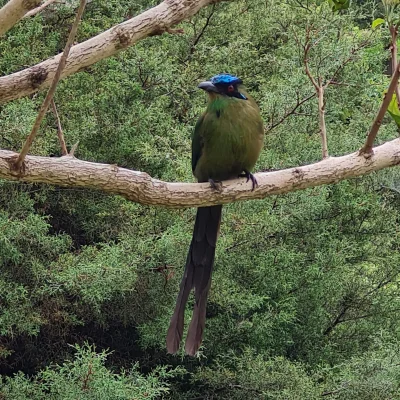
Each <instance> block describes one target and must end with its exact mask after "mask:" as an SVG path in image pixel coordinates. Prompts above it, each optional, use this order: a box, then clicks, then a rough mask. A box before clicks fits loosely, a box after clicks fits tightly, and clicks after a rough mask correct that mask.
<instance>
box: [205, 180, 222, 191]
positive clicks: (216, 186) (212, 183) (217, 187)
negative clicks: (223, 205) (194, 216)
mask: <svg viewBox="0 0 400 400" xmlns="http://www.w3.org/2000/svg"><path fill="white" fill-rule="evenodd" d="M208 182H209V183H210V186H211V188H212V189H214V190H216V191H217V192H222V182H221V181H214V179H211V178H210V179H209V180H208Z"/></svg>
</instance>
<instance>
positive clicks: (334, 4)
mask: <svg viewBox="0 0 400 400" xmlns="http://www.w3.org/2000/svg"><path fill="white" fill-rule="evenodd" d="M329 4H330V6H331V8H332V11H333V12H335V11H340V10H347V9H348V8H349V7H350V0H329Z"/></svg>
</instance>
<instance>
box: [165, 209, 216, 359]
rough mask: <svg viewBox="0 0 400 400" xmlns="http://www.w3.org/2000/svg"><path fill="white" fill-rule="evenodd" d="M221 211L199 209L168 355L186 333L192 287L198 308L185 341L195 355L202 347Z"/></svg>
mask: <svg viewBox="0 0 400 400" xmlns="http://www.w3.org/2000/svg"><path fill="white" fill-rule="evenodd" d="M221 211H222V206H221V205H219V206H212V207H202V208H199V209H197V216H196V223H195V225H194V230H193V237H192V242H191V244H190V248H189V253H188V256H187V259H186V266H185V272H184V274H183V278H182V282H181V287H180V291H179V295H178V298H177V301H176V306H175V311H174V314H173V315H172V318H171V323H170V326H169V329H168V333H167V350H168V353H172V354H174V353H176V352H177V351H178V349H179V345H180V342H181V340H182V334H183V325H184V316H185V306H186V303H187V300H188V297H189V294H190V291H191V289H192V288H194V291H195V305H194V311H193V316H192V320H191V323H190V326H189V331H188V335H187V338H186V345H185V350H186V353H187V354H189V355H194V354H195V353H196V352H197V350H198V349H199V347H200V345H201V342H202V339H203V332H204V326H205V320H206V306H207V295H208V291H209V289H210V286H211V275H212V269H213V265H214V256H215V246H216V243H217V237H218V231H219V224H220V221H221Z"/></svg>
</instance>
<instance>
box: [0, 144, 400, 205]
mask: <svg viewBox="0 0 400 400" xmlns="http://www.w3.org/2000/svg"><path fill="white" fill-rule="evenodd" d="M15 155H16V154H15V153H14V152H11V151H7V150H0V178H2V179H8V180H20V181H24V182H35V183H47V184H51V185H59V186H67V187H81V188H90V189H98V190H102V191H105V192H108V193H113V194H119V195H121V196H124V197H126V198H127V199H129V200H132V201H135V202H138V203H141V204H148V205H158V206H164V207H170V208H179V207H198V206H208V205H214V204H224V203H229V202H234V201H239V200H250V199H262V198H265V197H267V196H271V195H277V194H283V193H288V192H293V191H295V190H301V189H306V188H311V187H315V186H319V185H324V184H329V183H335V182H339V181H341V180H344V179H348V178H354V177H357V176H361V175H365V174H368V173H371V172H373V171H378V170H381V169H383V168H387V167H392V166H395V165H398V164H399V163H400V139H395V140H392V141H390V142H387V143H385V144H383V145H381V146H379V147H376V148H375V149H374V154H373V155H372V156H371V157H370V158H365V157H363V156H360V155H359V154H358V152H355V153H352V154H348V155H345V156H342V157H330V158H326V159H325V160H322V161H320V162H318V163H315V164H310V165H305V166H301V167H296V168H289V169H285V170H281V171H274V172H264V173H258V174H256V178H257V181H258V184H259V187H258V188H257V189H256V190H254V191H253V192H252V191H251V190H250V189H251V183H246V180H245V179H236V180H232V181H225V182H223V186H222V191H221V193H219V192H217V191H213V190H211V188H210V185H209V184H208V183H178V182H177V183H168V182H163V181H159V180H157V179H152V178H151V177H150V176H149V175H148V174H146V173H144V172H137V171H131V170H128V169H125V168H119V167H117V166H116V165H108V164H97V163H92V162H87V161H80V160H78V159H76V158H73V157H70V156H66V157H60V158H49V157H36V156H27V157H26V160H25V172H24V174H18V173H16V172H15V171H13V169H12V168H11V167H10V163H11V162H12V161H11V160H12V159H13V157H15Z"/></svg>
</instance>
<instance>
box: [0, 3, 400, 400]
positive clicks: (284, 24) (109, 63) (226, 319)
mask: <svg viewBox="0 0 400 400" xmlns="http://www.w3.org/2000/svg"><path fill="white" fill-rule="evenodd" d="M3 3H4V2H3ZM3 3H2V4H3ZM155 3H156V2H155V1H153V0H151V1H148V0H141V1H137V2H134V4H133V3H132V2H131V1H128V0H126V1H125V0H123V1H116V0H115V1H105V0H98V1H92V2H89V3H88V5H87V10H86V12H85V15H84V18H83V22H82V25H81V27H80V29H79V37H78V40H79V41H82V40H85V39H87V38H89V37H91V36H93V35H95V34H98V33H100V32H102V31H103V30H104V29H108V28H110V27H112V26H113V25H114V24H116V23H119V22H122V21H124V20H125V19H127V18H130V17H131V16H133V15H136V14H138V13H140V12H141V11H143V10H145V9H147V8H149V7H150V6H153V5H155ZM336 4H337V6H336ZM74 5H76V2H71V3H69V2H68V3H66V4H57V5H55V6H53V7H52V8H49V9H47V10H46V11H45V12H43V13H41V14H39V15H36V16H35V17H34V18H28V19H24V20H22V21H20V22H19V24H18V25H16V26H15V27H14V28H13V29H12V30H10V31H9V32H8V33H7V35H6V36H5V37H4V38H2V39H1V40H0V54H1V57H0V70H1V72H2V74H8V73H11V72H13V71H16V70H19V69H22V68H24V67H25V66H26V65H33V64H34V63H36V62H39V61H41V60H44V59H46V58H47V57H49V56H52V55H54V54H55V53H57V52H60V51H61V50H62V48H63V46H64V43H65V40H66V36H67V33H68V28H69V26H70V24H71V21H72V19H73V16H74V12H73V7H74ZM333 5H335V7H336V11H339V12H332V6H333ZM339 6H340V7H341V8H340V7H339ZM386 6H387V7H389V5H388V4H386ZM392 6H393V5H390V7H392ZM337 7H339V8H340V9H338V8H337ZM393 10H394V12H397V8H396V9H393ZM381 11H382V10H380V9H377V8H376V4H375V2H373V1H371V2H359V1H358V2H357V1H353V2H352V3H351V4H350V7H348V8H347V6H346V2H345V1H341V2H333V4H329V2H328V1H317V0H316V1H312V0H310V1H297V0H290V1H289V0H288V1H285V2H282V1H277V0H276V1H275V0H273V1H268V2H264V1H261V0H237V1H235V2H221V3H219V4H216V5H212V6H210V7H208V8H206V9H203V10H201V11H200V12H199V14H198V15H196V16H194V17H193V18H191V19H190V20H188V21H185V22H183V23H182V24H180V25H179V28H181V29H183V31H184V33H182V34H179V35H178V34H164V35H161V36H153V37H151V38H148V39H146V40H143V41H141V42H139V43H137V44H136V45H135V46H133V47H131V48H128V49H126V50H125V51H123V52H121V53H119V54H118V55H117V56H115V57H112V58H108V59H106V60H103V61H101V62H99V63H97V64H95V65H92V66H89V67H86V68H84V69H83V70H82V71H80V72H79V73H77V74H74V75H72V76H70V77H69V78H67V79H65V80H63V81H62V82H60V84H59V87H58V89H57V93H56V99H55V101H56V104H57V107H58V111H59V114H60V118H61V123H62V126H63V129H64V132H65V137H66V141H67V145H68V146H69V147H70V146H71V145H72V144H74V143H76V142H78V141H79V146H78V150H77V156H78V157H80V158H82V159H85V160H90V161H98V162H105V163H111V164H117V165H120V166H124V167H127V168H132V169H135V170H141V171H145V172H147V173H149V174H151V175H152V176H154V177H158V178H161V179H165V180H169V181H189V180H192V179H193V178H192V176H191V167H190V135H191V132H192V130H193V128H194V125H195V123H196V120H197V118H198V116H199V115H200V113H201V112H202V111H203V109H204V106H205V101H206V100H205V97H204V93H201V92H200V91H198V90H197V89H196V85H197V84H198V82H199V81H201V80H204V79H206V78H209V77H210V76H212V75H214V74H215V73H218V72H230V73H233V74H236V75H238V76H240V77H241V78H242V79H243V80H244V82H245V83H246V85H247V87H248V88H249V91H250V92H251V93H252V94H253V95H254V97H255V98H256V99H257V101H258V103H259V104H260V108H261V111H262V115H263V118H264V122H265V125H266V132H267V134H266V138H265V149H264V151H263V152H262V154H261V157H260V160H259V162H258V165H257V166H256V170H267V169H281V168H285V167H291V166H296V165H302V164H306V163H309V162H315V161H318V160H320V158H321V149H320V146H321V145H320V137H319V126H318V108H317V101H316V98H315V97H312V96H311V95H312V94H313V93H314V88H313V86H312V84H311V83H310V81H309V79H308V78H307V76H306V75H305V72H304V53H303V50H302V46H304V44H305V43H306V41H307V40H309V41H310V43H312V48H311V49H310V52H309V54H308V64H309V67H310V71H311V73H312V74H313V76H314V77H315V78H316V79H317V78H318V77H320V79H321V81H322V82H324V83H326V82H327V81H329V80H331V79H332V80H333V82H332V83H331V84H330V85H329V86H328V88H327V89H326V91H325V100H326V104H325V111H326V127H327V132H328V145H329V151H330V154H331V155H339V154H346V153H350V152H354V151H357V150H358V149H359V148H360V147H361V145H362V143H363V141H364V140H365V134H366V132H368V130H369V128H370V126H371V123H372V121H373V119H374V117H375V115H376V112H377V110H378V108H379V105H380V103H381V100H382V93H383V92H384V90H385V89H386V88H387V85H388V82H389V78H388V77H387V76H385V75H384V74H383V71H384V69H385V63H386V62H387V58H388V51H387V47H386V45H387V37H388V34H387V32H386V30H385V27H384V26H383V22H382V21H381V20H380V19H375V22H374V28H376V27H377V26H378V25H379V26H380V27H381V29H376V30H374V31H371V20H373V19H374V18H377V17H379V16H380V15H385V14H384V12H383V11H384V10H383V11H382V13H381ZM393 15H395V13H394V14H393ZM385 20H387V18H386V17H385ZM307 97H310V98H309V100H307V101H305V102H304V103H303V104H302V105H300V106H299V107H297V108H296V109H295V107H296V104H297V102H300V101H301V100H302V99H306V98H307ZM42 99H43V93H40V94H38V95H35V96H32V97H31V98H24V99H20V100H16V101H13V102H10V103H8V104H4V105H1V106H0V117H1V118H0V120H1V122H0V127H1V129H0V147H2V148H7V149H11V150H18V149H19V148H20V147H21V144H22V143H23V141H24V139H25V137H26V135H27V133H28V132H29V130H30V129H31V126H32V124H33V121H34V118H35V116H36V113H37V109H38V107H39V106H40V104H41V101H42ZM396 107H397V104H396V102H395V101H394V102H392V103H391V107H390V109H389V114H390V115H391V116H392V117H396V118H397V116H398V110H397V108H396ZM396 118H395V119H396ZM397 136H398V133H397V126H396V124H395V123H394V122H393V121H392V120H391V119H390V118H385V119H384V120H383V123H382V126H381V128H380V132H379V136H378V142H380V143H381V142H384V141H386V140H390V139H394V138H396V137H397ZM32 152H33V153H35V154H40V155H48V156H54V155H59V154H60V149H59V145H58V142H57V136H56V124H55V120H54V116H53V115H52V114H51V113H48V114H47V115H46V118H45V121H44V122H43V124H42V128H41V131H40V134H39V137H38V138H37V140H36V141H35V143H34V146H33V148H32ZM399 182H400V178H399V173H398V170H397V169H393V170H387V171H382V172H379V173H375V174H372V175H370V176H366V177H364V178H359V179H354V180H352V181H348V182H341V183H340V184H336V185H329V186H322V187H317V188H313V189H308V190H305V191H301V192H294V193H290V194H287V195H282V196H277V197H276V196H275V197H272V198H266V199H264V200H260V201H252V202H246V203H233V204H230V205H228V206H226V207H224V212H223V214H224V215H223V221H222V224H221V235H220V238H219V242H218V246H217V254H216V265H215V272H214V277H213V278H214V279H213V284H212V288H211V293H210V299H209V304H208V315H207V326H206V332H205V340H204V343H203V346H202V348H201V351H200V353H199V355H198V357H197V358H195V359H189V358H187V357H184V356H183V353H182V354H180V355H179V356H174V357H172V356H168V355H166V354H165V333H166V329H167V326H168V322H169V318H170V315H171V312H172V308H173V305H174V302H175V298H176V293H177V290H178V286H179V282H180V278H181V274H182V267H183V265H184V261H185V257H186V252H187V249H188V245H189V242H190V236H191V231H192V228H193V218H194V210H166V209H163V208H153V207H144V206H141V205H138V204H134V203H130V202H128V201H127V200H125V199H122V198H120V197H118V196H110V195H106V194H104V193H100V192H96V191H90V190H78V189H72V188H71V189H63V188H54V187H49V186H44V185H28V184H22V183H17V182H0V271H1V274H0V371H1V373H2V374H3V375H4V376H3V380H2V386H1V389H0V398H2V397H4V398H5V399H7V400H8V399H25V398H30V399H34V400H35V399H43V398H54V399H58V398H63V399H64V398H65V399H97V398H98V399H101V398H110V399H113V398H116V399H117V398H118V399H125V398H126V399H128V398H135V399H140V398H162V397H164V398H176V399H190V398H196V397H197V398H199V397H201V398H204V399H211V398H221V399H224V398H234V399H235V398H236V399H243V398H254V399H299V400H300V399H310V400H312V399H316V398H321V395H323V394H324V396H326V397H327V398H331V399H340V400H341V399H345V400H350V399H367V400H368V399H381V398H393V399H395V398H400V394H399V387H398V382H399V376H398V374H399V371H398V367H397V365H398V364H399V361H398V360H397V358H398V343H399V334H400V331H399V328H398V326H399V318H398V310H399V308H400V303H399V299H400V292H399V284H398V276H399V268H398V265H399V262H400V259H399V250H400V249H399V243H400V241H399V229H398V221H399V220H400V201H399V199H400V197H399V193H400V189H399V187H400V185H399ZM190 301H192V302H193V299H191V300H190ZM190 309H191V307H190V305H189V307H188V310H187V321H188V320H189V316H190ZM86 342H88V343H91V345H90V346H89V345H85V344H84V343H86ZM69 344H76V345H74V346H75V347H74V348H75V350H76V351H75V355H73V354H74V351H73V348H72V347H71V346H70V345H69ZM94 345H96V346H97V348H99V349H100V351H99V352H95V349H94V347H93V346H94ZM79 346H80V347H79ZM103 349H110V351H108V350H107V352H104V351H102V350H103ZM65 360H67V361H65ZM134 363H137V364H135V366H134V367H132V365H133V364H134ZM55 365H57V366H55ZM169 365H174V366H175V367H179V368H177V369H169V367H168V366H169ZM90 368H91V371H92V373H91V374H88V373H89V370H90ZM28 376H29V377H28ZM85 382H86V384H85ZM249 393H250V395H249ZM324 396H323V397H324Z"/></svg>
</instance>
